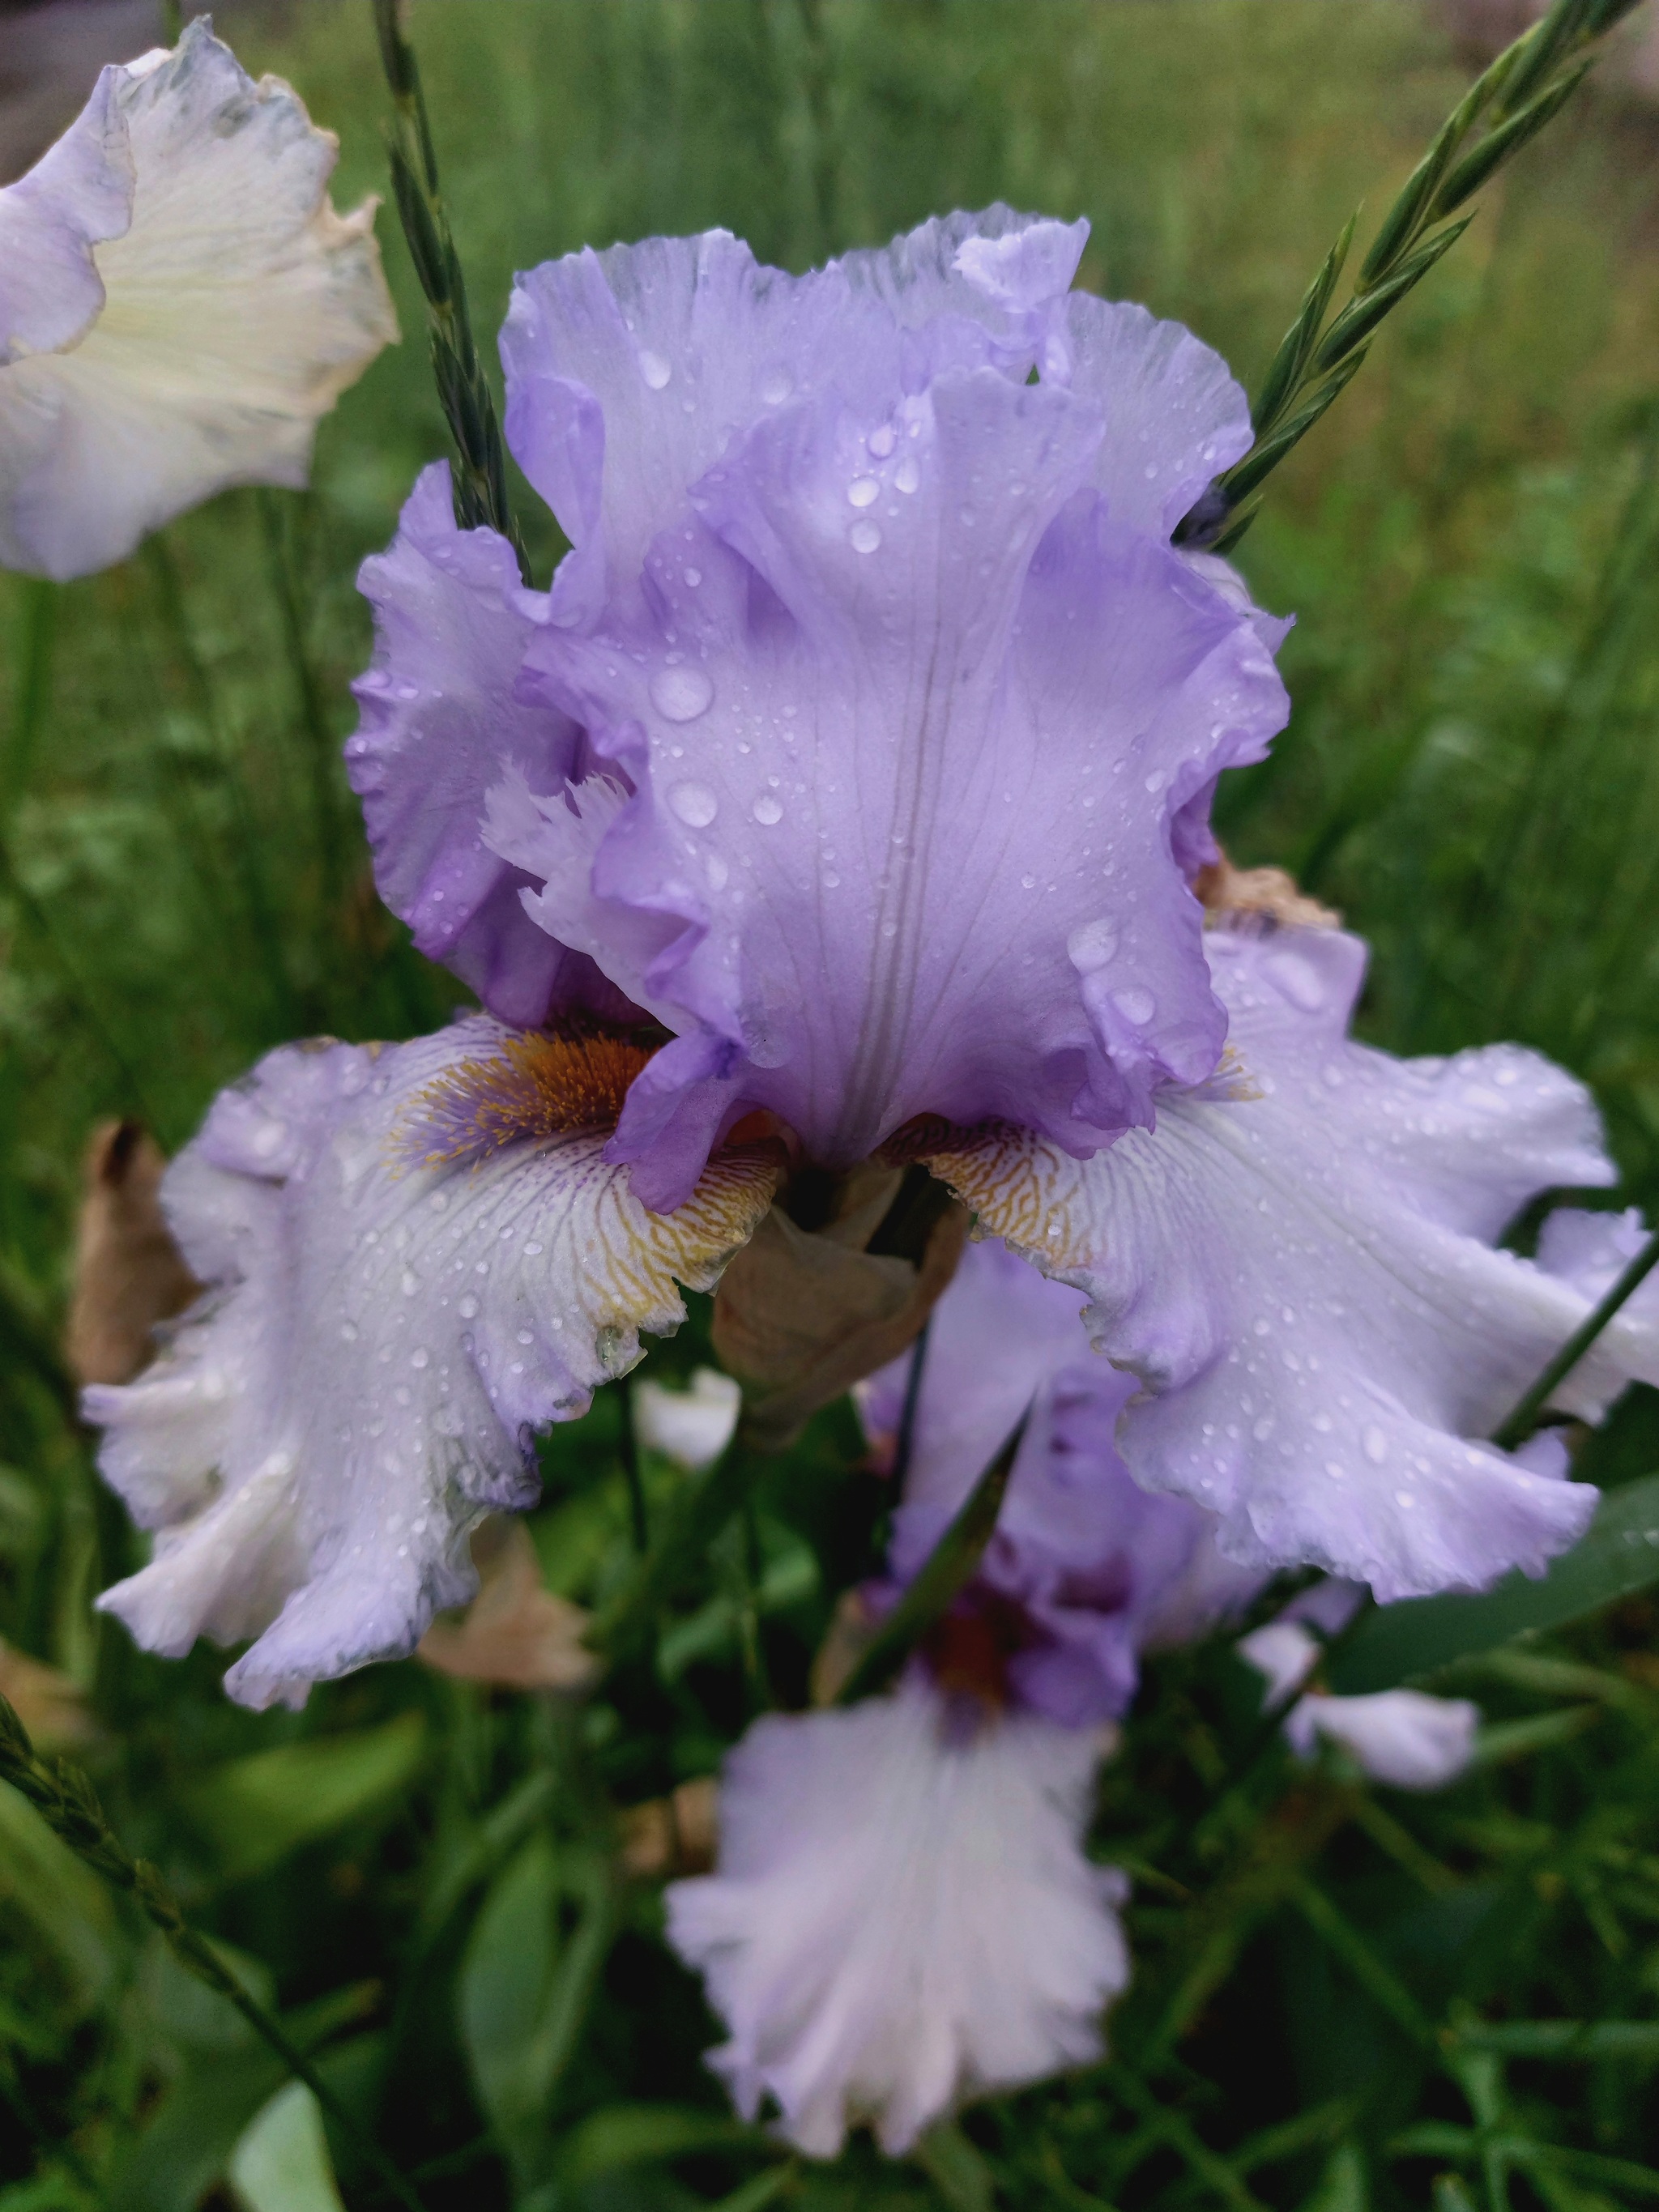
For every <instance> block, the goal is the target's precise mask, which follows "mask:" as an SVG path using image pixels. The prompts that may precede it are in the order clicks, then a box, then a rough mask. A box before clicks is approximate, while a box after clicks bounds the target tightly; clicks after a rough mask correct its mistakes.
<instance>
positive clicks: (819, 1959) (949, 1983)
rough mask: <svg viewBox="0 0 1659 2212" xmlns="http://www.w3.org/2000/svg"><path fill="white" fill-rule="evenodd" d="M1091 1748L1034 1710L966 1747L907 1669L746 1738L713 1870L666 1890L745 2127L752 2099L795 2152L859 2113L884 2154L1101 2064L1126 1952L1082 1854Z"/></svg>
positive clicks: (836, 2145)
mask: <svg viewBox="0 0 1659 2212" xmlns="http://www.w3.org/2000/svg"><path fill="white" fill-rule="evenodd" d="M1095 1758H1096V1753H1095V1747H1094V1745H1093V1742H1092V1741H1091V1738H1090V1737H1089V1736H1088V1735H1086V1734H1084V1733H1080V1732H1079V1731H1076V1730H1072V1729H1057V1728H1054V1727H1053V1726H1051V1725H1050V1724H1048V1723H1046V1722H1043V1721H1040V1720H1034V1719H1030V1718H1024V1717H1015V1718H1010V1719H1006V1720H1002V1721H997V1722H993V1723H989V1724H987V1725H986V1726H983V1727H981V1728H979V1729H974V1730H971V1731H969V1732H968V1733H965V1734H964V1733H963V1731H962V1730H961V1729H960V1728H959V1727H957V1726H955V1725H953V1722H952V1717H951V1713H950V1711H949V1709H948V1708H947V1707H946V1705H945V1704H944V1703H943V1702H942V1701H941V1700H940V1699H939V1697H938V1696H937V1694H936V1693H935V1692H933V1691H932V1690H931V1689H930V1688H928V1687H927V1686H926V1684H925V1683H922V1682H921V1681H918V1680H914V1679H912V1680H908V1681H907V1682H906V1683H905V1684H904V1685H903V1686H902V1687H901V1688H900V1690H899V1691H898V1692H897V1693H896V1695H895V1696H894V1697H892V1698H890V1699H873V1700H872V1701H871V1702H869V1703H868V1704H866V1705H856V1706H854V1707H851V1708H850V1709H848V1711H842V1712H821V1713H811V1714H792V1715H784V1714H773V1715H770V1716H769V1717H767V1718H765V1719H763V1720H762V1721H759V1722H757V1723H756V1725H755V1726H754V1727H753V1728H752V1729H750V1732H749V1734H748V1735H746V1736H745V1737H744V1741H742V1743H741V1744H739V1745H738V1748H737V1750H736V1751H734V1752H733V1753H732V1754H731V1756H730V1758H729V1759H727V1762H726V1773H725V1778H724V1782H723V1784H722V1789H721V1793H720V1858H719V1862H718V1865H717V1869H716V1871H715V1872H714V1874H713V1875H709V1876H707V1877H704V1878H702V1879H700V1880H697V1881H683V1882H678V1883H676V1884H675V1885H674V1886H673V1887H671V1889H670V1890H669V1891H668V1893H667V1904H668V1915H669V1920H668V1926H669V1938H670V1941H671V1942H672V1943H673V1945H674V1947H675V1948H676V1949H677V1950H678V1952H679V1954H680V1955H681V1957H682V1958H684V1959H685V1960H688V1961H689V1963H690V1964H691V1965H693V1966H699V1967H701V1968H702V1972H703V1975H704V1978H705V1980H706V1983H707V1984H708V1994H709V1997H710V2001H711V2002H712V2003H713V2004H714V2008H715V2009H716V2010H717V2011H718V2012H719V2013H720V2015H721V2016H722V2017H723V2019H724V2020H725V2021H726V2025H727V2027H728V2028H729V2029H730V2031H731V2039H730V2041H729V2042H727V2043H726V2044H724V2045H721V2046H720V2048H719V2049H718V2050H717V2051H714V2052H713V2053H712V2054H711V2057H710V2063H711V2064H712V2065H713V2066H714V2068H715V2069H716V2070H717V2071H718V2072H719V2073H720V2074H721V2075H723V2076H724V2077H725V2079H726V2081H727V2083H728V2084H729V2085H730V2087H731V2091H732V2100H733V2101H734V2103H735V2104H736V2105H737V2107H738V2111H739V2112H742V2113H743V2114H744V2117H745V2118H751V2119H752V2118H755V2117H756V2116H757V2114H758V2112H759V2111H760V2109H761V2106H762V2103H763V2100H764V2099H766V2098H768V2097H770V2098H772V2099H774V2100H775V2101H776V2104H777V2106H778V2108H779V2111H780V2112H781V2121H780V2130H781V2133H782V2134H783V2135H784V2136H787V2139H788V2140H789V2141H790V2142H793V2143H795V2144H796V2145H798V2146H799V2148H801V2149H802V2150H804V2151H805V2152H806V2153H807V2154H809V2155H811V2156H812V2157H817V2158H833V2157H834V2156H835V2155H836V2153H837V2152H838V2151H839V2150H840V2149H841V2148H842V2142H844V2140H845V2138H846V2134H847V2131H848V2128H849V2127H854V2126H857V2125H859V2124H868V2125H870V2126H872V2128H873V2129H874V2130H875V2132H876V2135H877V2138H878V2141H879V2142H880V2144H881V2147H882V2148H883V2149H884V2150H885V2151H887V2152H888V2153H889V2154H900V2153H902V2152H904V2151H907V2150H908V2149H909V2148H911V2147H912V2145H913V2144H914V2143H915V2142H916V2140H917V2138H918V2136H921V2134H922V2133H923V2131H924V2130H926V2129H927V2127H928V2126H929V2125H930V2124H931V2123H932V2122H933V2121H934V2120H935V2119H938V2118H939V2117H940V2116H941V2115H942V2114H944V2113H945V2112H949V2111H950V2110H951V2107H952V2106H954V2105H956V2104H957V2103H959V2102H961V2101H962V2100H963V2099H964V2098H967V2097H969V2096H972V2095H974V2094H975V2093H980V2092H982V2091H985V2090H989V2089H1000V2088H1012V2087H1017V2086H1018V2085H1019V2084H1021V2083H1024V2082H1026V2081H1037V2080H1040V2079H1041V2078H1042V2076H1043V2075H1046V2074H1051V2073H1054V2072H1055V2071H1057V2070H1058V2069H1060V2068H1062V2067H1066V2066H1075V2065H1079V2064H1082V2063H1085V2061H1087V2060H1089V2059H1091V2058H1093V2057H1097V2055H1098V2052H1099V2050H1100V2032H1099V2026H1098V2021H1099V2015H1100V2012H1101V2008H1102V2007H1103V2005H1105V2004H1106V2003H1107V2002H1109V2000H1110V1999H1111V1998H1112V1997H1114V1996H1116V1995H1117V1993H1118V1992H1119V1991H1120V1990H1121V1989H1122V1988H1123V1986H1124V1984H1125V1983H1126V1982H1127V1978H1128V1959H1127V1953H1126V1950H1125V1948H1124V1942H1123V1936H1122V1932H1121V1929H1120V1927H1119V1925H1118V1922H1117V1918H1116V1916H1115V1912H1114V1911H1113V1907H1114V1906H1115V1905H1116V1904H1118V1903H1119V1902H1120V1901H1121V1898H1122V1895H1123V1892H1124V1884H1123V1881H1122V1878H1121V1875H1115V1873H1113V1872H1112V1871H1111V1870H1109V1869H1105V1868H1101V1867H1096V1866H1091V1864H1090V1863H1089V1862H1088V1860H1087V1859H1085V1857H1084V1856H1083V1852H1082V1849H1081V1847H1080V1839H1081V1835H1082V1831H1083V1827H1084V1823H1085V1817H1086V1814H1087V1810H1088V1802H1089V1794H1090V1783H1091V1775H1092V1772H1093V1768H1094V1765H1095Z"/></svg>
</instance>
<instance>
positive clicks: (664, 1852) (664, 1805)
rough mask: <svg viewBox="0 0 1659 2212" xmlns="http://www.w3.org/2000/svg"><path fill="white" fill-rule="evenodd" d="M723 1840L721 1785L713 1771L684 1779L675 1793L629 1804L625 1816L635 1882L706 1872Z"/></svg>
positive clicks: (627, 1860) (626, 1851)
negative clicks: (721, 1834) (721, 1835)
mask: <svg viewBox="0 0 1659 2212" xmlns="http://www.w3.org/2000/svg"><path fill="white" fill-rule="evenodd" d="M719 1843H720V1786H719V1784H717V1783H716V1782H715V1780H714V1776H713V1775H712V1774H703V1775H699V1776H698V1777H697V1778H696V1781H694V1782H682V1783H681V1784H680V1785H679V1788H678V1790H675V1792H674V1793H673V1795H672V1796H671V1797H653V1798H651V1799H650V1800H649V1801H648V1802H647V1803H645V1804H643V1805H630V1806H629V1808H628V1809H627V1810H626V1812H624V1813H623V1816H622V1863H623V1869H624V1871H625V1872H627V1873H629V1874H630V1875H633V1876H634V1878H635V1881H654V1880H656V1879H657V1878H659V1876H663V1875H685V1874H707V1872H708V1869H709V1868H710V1867H712V1866H713V1865H714V1853H715V1850H716V1849H717V1847H718V1845H719Z"/></svg>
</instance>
